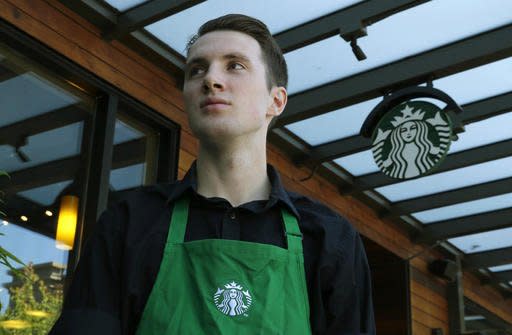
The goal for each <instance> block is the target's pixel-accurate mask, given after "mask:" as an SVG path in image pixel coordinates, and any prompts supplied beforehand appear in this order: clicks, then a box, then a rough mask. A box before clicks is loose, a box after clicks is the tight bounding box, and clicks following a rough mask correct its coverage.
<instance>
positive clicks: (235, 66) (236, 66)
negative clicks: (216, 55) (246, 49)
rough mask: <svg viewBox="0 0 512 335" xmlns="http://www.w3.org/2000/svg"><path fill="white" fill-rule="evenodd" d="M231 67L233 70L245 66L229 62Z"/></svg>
mask: <svg viewBox="0 0 512 335" xmlns="http://www.w3.org/2000/svg"><path fill="white" fill-rule="evenodd" d="M229 68H230V69H232V70H242V69H244V68H245V67H244V66H243V65H242V64H240V63H231V64H229Z"/></svg>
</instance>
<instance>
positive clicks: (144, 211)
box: [50, 165, 375, 335]
mask: <svg viewBox="0 0 512 335" xmlns="http://www.w3.org/2000/svg"><path fill="white" fill-rule="evenodd" d="M268 177H269V179H270V182H271V185H272V188H271V193H270V197H269V199H268V200H258V201H252V202H249V203H245V204H243V205H240V206H238V207H232V206H231V204H230V203H229V202H228V201H227V200H225V199H222V198H205V197H203V196H201V195H200V194H198V193H197V179H196V170H195V165H194V166H193V167H192V168H191V169H190V171H189V172H188V173H187V175H186V176H185V177H184V179H183V180H181V181H179V182H176V183H173V184H160V185H156V186H149V187H144V188H141V189H139V190H137V191H134V192H132V194H131V195H130V196H128V197H127V198H125V199H124V200H122V201H119V202H118V203H116V204H113V205H111V206H110V207H109V209H108V210H107V211H105V212H104V213H103V214H102V216H101V218H100V220H99V221H98V223H97V225H96V228H95V232H94V234H93V236H92V237H91V239H90V240H89V241H88V242H87V243H86V247H85V250H84V253H83V255H82V257H81V260H80V262H79V265H78V268H77V270H76V273H75V274H74V278H73V282H72V285H71V287H70V290H69V292H68V294H67V296H66V299H65V302H64V307H63V311H62V314H61V317H60V318H59V320H58V321H57V323H56V324H55V326H54V328H53V330H52V332H50V334H53V335H56V334H59V335H60V334H66V335H67V334H69V335H71V334H73V335H81V334H94V335H103V334H105V335H106V334H108V335H113V334H134V333H135V331H136V329H137V325H138V323H139V320H140V318H141V314H142V312H143V310H144V306H145V304H146V301H147V299H148V297H149V294H150V292H151V289H152V287H153V284H154V282H155V279H156V276H157V274H158V269H159V266H160V262H161V260H162V254H163V250H164V245H165V241H166V238H167V233H168V231H169V222H170V218H171V213H172V208H173V203H174V201H175V200H176V199H177V198H179V197H180V196H182V195H183V194H187V195H188V196H189V197H190V198H191V201H190V208H189V218H188V224H187V229H186V233H185V241H192V240H200V239H211V238H218V239H235V240H242V241H248V242H258V243H267V244H273V245H276V246H279V247H283V248H286V238H285V235H284V225H283V222H282V217H281V208H287V209H288V210H289V211H290V212H291V213H292V214H293V215H295V216H296V217H297V218H298V221H299V227H300V230H301V231H302V234H303V236H304V238H303V250H304V265H305V272H306V283H307V288H308V299H309V304H310V320H311V328H312V333H313V334H366V333H368V334H374V333H375V325H374V317H373V307H372V298H371V280H370V271H369V268H368V263H367V259H366V255H365V252H364V247H363V245H362V242H361V238H360V236H359V234H358V233H357V232H356V231H355V230H354V228H353V227H352V226H351V225H350V224H349V223H348V222H347V221H346V220H345V219H343V218H342V217H340V216H339V215H338V214H337V213H336V212H334V211H332V210H331V209H329V208H328V207H326V206H325V205H322V204H321V203H319V202H317V201H314V200H312V199H309V198H307V197H305V196H302V195H299V194H295V193H292V192H288V191H286V190H285V189H284V188H283V186H282V184H281V181H280V178H279V175H278V173H277V172H276V171H275V170H274V168H273V167H271V166H269V168H268ZM198 335H199V334H198ZM208 335H209V334H208Z"/></svg>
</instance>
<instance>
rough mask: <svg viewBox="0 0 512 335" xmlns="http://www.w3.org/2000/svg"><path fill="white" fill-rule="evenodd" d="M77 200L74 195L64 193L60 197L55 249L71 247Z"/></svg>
mask: <svg viewBox="0 0 512 335" xmlns="http://www.w3.org/2000/svg"><path fill="white" fill-rule="evenodd" d="M78 202H79V198H78V197H77V196H74V195H64V196H62V197H61V200H60V209H59V219H58V222H57V236H56V237H55V246H56V247H57V249H62V250H71V249H73V243H74V241H75V232H76V224H77V218H78Z"/></svg>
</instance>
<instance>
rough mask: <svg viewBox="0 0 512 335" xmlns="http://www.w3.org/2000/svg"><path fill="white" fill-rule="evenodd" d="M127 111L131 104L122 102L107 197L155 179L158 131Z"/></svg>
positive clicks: (149, 182) (118, 195)
mask: <svg viewBox="0 0 512 335" xmlns="http://www.w3.org/2000/svg"><path fill="white" fill-rule="evenodd" d="M132 112H133V111H132ZM130 114H131V113H130V107H128V106H126V105H124V104H121V105H120V113H119V114H118V119H117V120H116V126H115V131H114V159H113V161H112V171H111V172H110V191H111V193H110V198H109V200H110V201H118V200H119V199H121V198H122V197H123V195H124V191H128V190H131V189H133V188H136V187H139V186H143V185H147V184H152V183H155V182H156V163H157V162H156V159H157V149H158V132H157V131H156V130H155V129H152V128H151V127H150V126H148V125H146V124H144V123H142V122H140V121H138V120H136V119H134V118H132V117H131V116H130Z"/></svg>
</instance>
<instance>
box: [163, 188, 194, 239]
mask: <svg viewBox="0 0 512 335" xmlns="http://www.w3.org/2000/svg"><path fill="white" fill-rule="evenodd" d="M189 201H190V200H189V197H181V198H179V199H178V200H176V202H175V203H174V210H173V211H172V218H171V225H170V227H169V234H168V235H167V244H180V243H183V241H184V240H185V231H186V229H187V222H188V204H189Z"/></svg>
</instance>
